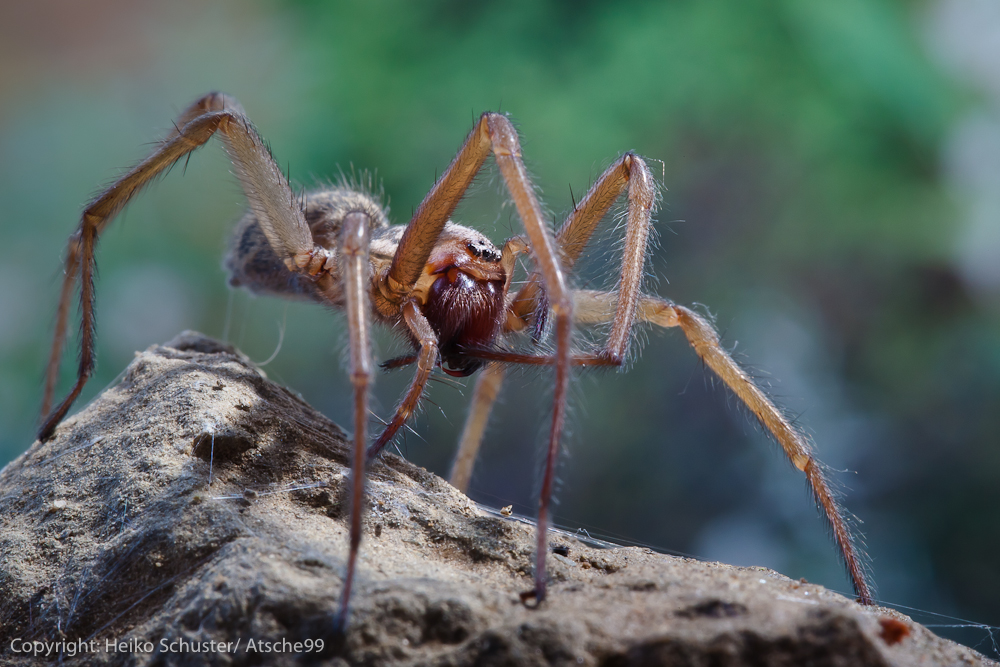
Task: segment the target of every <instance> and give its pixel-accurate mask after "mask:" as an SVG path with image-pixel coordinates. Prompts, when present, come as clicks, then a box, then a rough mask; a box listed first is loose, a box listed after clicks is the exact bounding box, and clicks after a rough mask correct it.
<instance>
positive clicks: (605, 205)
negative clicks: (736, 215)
mask: <svg viewBox="0 0 1000 667" xmlns="http://www.w3.org/2000/svg"><path fill="white" fill-rule="evenodd" d="M626 191H627V192H628V201H629V207H628V219H627V231H626V235H625V248H624V256H623V258H622V272H621V283H620V288H619V291H620V292H621V293H623V294H626V295H627V296H626V299H625V300H624V301H623V302H622V313H621V316H620V318H617V319H616V324H618V323H619V320H621V324H619V329H621V331H620V332H619V333H618V334H617V336H616V335H614V334H613V337H614V338H616V340H617V341H618V342H617V343H616V344H613V345H611V346H609V347H611V348H613V349H622V350H623V351H624V350H625V349H626V348H627V345H628V338H629V336H628V333H629V331H628V329H629V326H630V322H629V321H627V320H628V318H627V315H628V314H629V313H630V312H631V311H632V310H633V309H634V307H635V299H637V298H638V295H639V292H640V288H641V286H642V267H643V263H644V261H645V256H646V245H647V243H648V239H649V228H650V224H651V220H652V216H653V212H654V210H655V207H656V186H655V184H654V182H653V177H652V175H651V174H650V172H649V168H648V167H647V166H646V163H645V161H644V160H643V159H642V158H640V157H639V156H637V155H635V154H634V153H626V154H624V155H622V156H621V157H620V158H618V159H617V160H616V161H615V162H614V164H612V165H611V166H610V167H608V168H607V169H606V170H605V171H604V173H603V174H601V176H600V177H599V178H598V179H597V181H596V182H595V183H594V184H593V185H592V186H591V187H590V189H589V190H588V191H587V194H585V195H584V196H583V198H582V199H580V201H579V202H578V203H577V204H576V206H575V207H574V209H573V211H572V212H571V213H570V214H569V215H568V216H566V220H565V221H564V222H563V224H562V226H561V227H560V228H559V231H558V232H557V233H556V241H557V242H558V243H559V252H560V258H561V259H562V263H563V266H564V267H565V268H566V269H567V270H568V269H571V268H572V267H573V266H574V265H575V264H576V262H577V260H578V259H579V258H580V255H581V254H583V251H584V249H585V248H586V247H587V244H588V243H589V242H590V239H591V237H592V236H593V235H594V232H595V231H596V229H597V226H598V224H599V223H600V222H601V220H602V219H603V218H604V216H605V215H607V213H608V211H609V210H610V209H611V206H612V205H613V204H614V203H615V201H617V200H618V198H619V197H620V196H621V195H623V194H625V192H626ZM539 278H540V276H539V275H538V273H537V272H536V273H535V274H533V275H531V276H530V277H529V278H528V280H527V282H526V283H525V284H524V286H523V287H522V288H521V290H520V291H519V292H518V293H517V295H516V296H515V297H514V299H513V305H512V310H513V311H514V314H515V315H517V316H518V318H520V319H521V320H522V321H524V322H525V324H526V323H527V319H528V317H530V316H531V314H532V313H533V312H534V311H535V309H536V308H537V306H538V300H539V299H540V298H541V293H540V288H541V283H540V280H539Z"/></svg>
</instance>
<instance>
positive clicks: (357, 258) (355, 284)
mask: <svg viewBox="0 0 1000 667" xmlns="http://www.w3.org/2000/svg"><path fill="white" fill-rule="evenodd" d="M370 240H371V238H370V230H369V219H368V216H367V215H365V214H364V213H361V212H355V213H348V214H347V215H346V216H345V217H344V221H343V229H342V230H341V242H340V261H339V263H340V272H341V280H342V281H343V293H344V310H345V311H346V313H347V330H348V336H349V338H350V360H351V361H350V364H351V365H350V374H351V384H352V385H353V387H354V450H353V457H352V458H353V461H352V465H351V491H350V497H351V527H350V548H349V551H348V555H347V571H346V573H345V574H344V588H343V590H342V591H341V595H340V609H339V612H338V614H337V617H336V619H335V621H334V629H335V631H337V632H339V633H341V634H342V633H343V632H344V630H345V628H346V627H347V620H348V615H349V614H350V606H349V605H350V602H351V587H352V584H353V583H354V570H355V566H356V564H357V559H358V548H359V547H360V546H361V511H362V509H363V504H364V495H365V463H366V460H365V446H366V445H367V442H368V387H369V385H370V383H371V375H372V355H371V333H370V331H371V323H370V321H369V320H370V317H369V314H370V313H371V305H370V304H369V301H370V297H369V296H368V288H369V286H370V284H371V282H370V278H369V275H368V274H369V273H370V270H371V265H370V263H369V261H368V247H369V243H370Z"/></svg>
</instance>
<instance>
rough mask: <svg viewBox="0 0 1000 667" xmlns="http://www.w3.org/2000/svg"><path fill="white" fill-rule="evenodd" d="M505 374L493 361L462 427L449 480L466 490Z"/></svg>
mask: <svg viewBox="0 0 1000 667" xmlns="http://www.w3.org/2000/svg"><path fill="white" fill-rule="evenodd" d="M504 374H505V371H504V367H503V366H502V365H500V364H498V363H492V364H489V365H487V366H486V368H485V369H483V371H482V372H481V373H480V374H479V378H478V379H477V380H476V388H475V390H474V391H473V393H472V404H471V406H470V407H469V415H468V417H467V418H466V420H465V428H464V429H462V439H461V440H460V441H459V445H458V453H457V454H456V455H455V463H454V464H453V465H452V468H451V476H450V477H449V480H448V481H450V482H451V485H452V486H454V487H455V488H456V489H458V490H459V491H461V492H462V493H465V492H467V491H468V489H469V480H470V479H472V468H473V466H474V465H475V463H476V456H477V455H478V454H479V445H480V444H481V443H482V441H483V433H485V432H486V424H487V422H488V421H489V418H490V412H492V410H493V403H494V402H495V401H496V399H497V394H499V393H500V387H501V386H502V385H503V379H504Z"/></svg>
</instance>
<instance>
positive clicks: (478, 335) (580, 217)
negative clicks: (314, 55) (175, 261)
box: [39, 93, 872, 629]
mask: <svg viewBox="0 0 1000 667" xmlns="http://www.w3.org/2000/svg"><path fill="white" fill-rule="evenodd" d="M216 133H218V136H219V138H220V139H221V140H222V143H223V145H224V147H225V149H226V152H227V153H228V154H229V158H230V159H231V160H232V163H233V166H234V168H235V171H236V175H237V176H238V178H239V180H240V183H241V184H242V186H243V190H244V192H245V193H246V196H247V199H248V200H249V202H250V210H249V211H248V212H247V214H246V215H245V217H244V218H243V220H242V221H241V222H240V223H239V225H238V227H237V230H236V234H235V237H234V241H233V244H232V249H231V251H230V253H229V256H228V258H227V260H226V265H227V268H228V269H229V271H230V274H231V279H230V282H231V283H232V284H233V285H240V286H244V287H247V288H248V289H250V290H252V291H254V292H259V293H271V294H277V295H280V296H286V297H288V296H297V297H305V298H309V299H312V300H315V301H318V302H320V303H323V304H326V305H330V306H334V307H336V308H339V309H342V310H344V311H345V312H346V314H347V322H348V331H349V340H350V364H349V367H350V379H351V383H352V385H353V387H354V449H353V456H352V480H353V484H352V488H351V492H350V498H351V513H350V551H349V555H348V560H347V571H346V574H345V578H344V586H343V589H342V594H341V600H340V606H339V613H338V615H337V617H336V625H337V627H339V628H340V629H343V627H344V626H345V624H346V622H347V615H348V610H349V603H350V598H351V584H352V582H353V579H354V569H355V563H356V560H357V555H358V548H359V545H360V543H361V514H362V497H363V494H364V476H365V466H366V463H367V462H368V461H370V460H371V459H372V458H374V457H375V456H377V455H378V454H379V452H381V451H382V449H383V448H384V447H385V446H386V444H388V443H389V442H390V441H391V440H392V438H393V436H394V435H395V434H396V433H397V432H398V431H399V429H400V428H401V427H402V426H403V425H404V424H405V423H406V421H407V420H408V419H409V418H410V416H411V415H412V414H413V413H414V411H415V410H416V409H417V407H418V404H419V402H420V399H421V396H422V395H423V392H424V388H425V386H426V384H427V381H428V379H429V377H430V375H431V372H432V370H433V369H434V368H435V367H440V368H441V369H442V370H444V371H445V372H447V373H449V374H451V375H458V376H467V375H471V374H473V373H475V372H477V371H479V370H482V373H481V374H480V376H479V379H478V380H477V382H476V387H475V392H474V396H473V400H472V409H471V411H470V414H469V417H468V420H467V422H466V426H465V431H464V432H463V436H462V442H461V445H460V447H459V453H458V455H457V457H456V461H455V467H454V469H453V471H452V482H453V484H455V486H457V487H458V488H460V489H462V490H464V489H465V488H466V486H467V484H468V480H469V475H470V473H471V470H472V463H473V461H474V459H475V456H476V450H477V449H478V445H479V442H480V440H481V438H482V434H483V430H484V427H485V424H486V421H487V418H488V416H489V413H490V410H491V408H492V405H493V400H494V398H495V397H496V394H497V392H498V390H499V389H500V386H501V384H502V382H503V378H504V373H505V368H506V365H508V364H538V365H553V366H554V367H555V390H554V399H553V415H552V422H551V426H550V429H549V435H548V452H547V456H546V461H545V472H544V476H543V480H542V488H541V498H540V500H539V507H538V528H537V531H538V532H537V535H538V537H537V553H536V559H537V560H536V567H535V582H534V588H533V589H532V590H530V591H527V592H525V593H523V594H522V596H521V597H522V600H524V601H525V602H526V603H527V602H529V601H533V602H534V604H539V603H541V602H542V601H543V600H544V599H545V593H546V571H545V554H546V537H547V528H548V526H549V503H550V499H551V495H552V485H553V478H554V473H555V467H556V458H557V454H558V451H559V442H560V434H561V432H562V430H563V422H564V420H565V412H566V400H567V383H568V380H569V375H570V368H571V367H573V366H606V367H607V366H621V365H622V364H623V362H624V361H625V360H626V358H627V355H628V351H629V344H630V340H631V338H632V332H633V328H634V325H635V324H636V323H637V322H648V323H652V324H655V325H658V326H661V327H680V329H681V330H682V331H683V332H684V335H685V336H686V337H687V339H688V341H689V342H690V343H691V346H692V347H693V348H694V350H695V352H696V353H697V354H698V356H699V357H700V358H701V359H702V360H703V361H704V362H705V364H706V365H707V366H708V367H709V368H710V369H711V370H712V371H714V372H715V373H716V374H717V375H718V376H719V377H720V378H721V379H722V380H723V382H725V384H726V385H728V386H729V388H730V389H731V390H732V391H733V392H734V393H735V394H736V395H737V396H738V397H739V398H740V400H741V401H743V403H745V404H746V406H747V407H748V408H749V409H750V410H751V411H752V412H753V413H754V415H756V417H757V418H758V419H759V420H760V422H761V423H762V424H763V425H764V427H765V428H766V429H767V431H768V432H769V433H770V434H771V435H772V436H773V437H774V438H775V440H777V441H778V443H779V444H780V445H781V447H782V448H783V449H784V451H785V454H786V455H787V456H788V458H789V459H790V460H791V462H792V464H793V465H795V467H796V468H798V469H799V470H801V471H802V472H803V473H805V475H806V479H807V480H808V482H809V485H810V487H811V489H812V492H813V495H814V496H815V498H816V501H817V503H818V504H819V506H820V508H821V510H822V512H823V513H824V515H825V516H826V518H827V520H828V521H829V523H830V526H831V528H832V530H833V535H834V539H835V540H836V542H837V545H838V546H839V548H840V551H841V554H842V555H843V558H844V562H845V564H846V566H847V570H848V572H849V574H850V576H851V579H852V581H853V584H854V589H855V592H856V594H857V597H858V600H859V601H860V602H862V603H865V604H871V603H872V597H871V592H870V588H869V584H868V581H867V579H866V576H865V570H864V568H863V566H862V563H861V559H860V557H859V554H858V551H857V549H856V547H855V545H854V540H853V537H852V534H851V531H850V529H849V527H848V524H847V522H846V521H845V519H844V515H843V512H842V511H841V509H840V507H839V505H838V503H837V501H836V498H835V496H834V494H833V493H832V492H831V490H830V487H829V485H828V483H827V481H826V479H825V477H824V473H823V467H822V465H821V464H819V463H818V462H817V461H816V459H815V458H814V457H813V455H812V452H811V447H810V445H809V442H808V440H807V439H806V438H805V437H804V436H803V435H802V433H801V432H799V431H798V430H797V429H796V428H795V427H794V426H793V425H792V424H791V423H790V422H789V420H788V419H786V418H785V416H784V415H783V414H782V413H781V411H780V410H778V409H777V408H776V407H775V405H774V404H773V403H772V402H771V400H770V399H769V398H768V397H767V395H766V394H765V393H764V392H763V391H761V389H760V388H759V387H758V386H757V385H756V384H755V383H754V381H753V379H752V378H751V377H750V376H749V375H748V374H747V373H746V372H744V371H743V370H742V369H741V368H740V367H739V365H738V364H736V362H734V361H733V360H732V358H731V357H730V356H729V354H728V353H727V352H726V351H725V350H724V349H723V348H722V347H721V346H720V344H719V337H718V335H717V334H716V332H715V330H714V329H713V327H712V325H711V324H710V323H709V322H708V321H706V320H705V319H704V318H702V317H701V316H699V315H697V314H696V313H694V312H693V311H691V310H690V309H688V308H685V307H684V306H680V305H677V304H674V303H672V302H670V301H668V300H666V299H662V298H658V297H653V296H648V295H646V294H643V293H642V278H643V271H644V268H643V267H644V263H645V259H646V254H647V245H648V240H649V234H650V226H651V222H652V216H653V214H654V212H655V209H656V203H657V188H656V184H655V182H654V180H653V178H652V176H651V175H650V172H649V169H648V168H647V166H646V163H645V162H644V161H643V159H642V158H640V157H639V156H637V155H635V154H633V153H626V154H624V155H622V156H621V157H620V158H618V159H617V160H616V161H615V162H614V164H612V165H611V166H610V167H609V168H608V169H607V170H606V171H605V172H604V173H603V174H601V176H600V177H599V178H598V179H597V181H596V182H595V183H594V185H593V186H592V187H591V188H590V190H589V191H588V192H587V194H586V195H585V196H584V197H583V198H582V199H581V200H580V201H579V202H578V203H576V205H575V206H574V208H573V210H572V212H571V213H570V214H569V215H568V216H567V217H566V220H565V222H563V224H562V225H561V226H560V227H559V229H558V231H556V232H555V233H554V234H553V233H552V232H551V231H550V230H549V229H548V227H547V225H546V223H545V220H544V219H543V217H542V213H541V207H540V205H539V203H538V200H537V198H536V196H535V188H534V187H533V185H532V183H531V180H530V178H529V176H528V174H527V171H526V170H525V168H524V164H523V163H522V161H521V149H520V145H519V142H518V136H517V132H516V131H515V130H514V128H513V126H512V125H511V123H510V121H509V120H508V119H507V118H506V117H505V116H503V115H501V114H499V113H484V114H483V115H482V116H480V117H479V120H478V121H477V122H476V125H475V127H474V128H473V130H472V132H471V133H470V134H469V136H468V137H467V138H466V140H465V143H464V144H463V145H462V147H461V149H460V150H459V152H458V155H456V156H455V159H454V160H453V161H452V163H451V164H450V165H449V166H448V168H447V170H446V171H445V172H444V174H443V175H442V176H441V178H439V179H438V181H437V182H436V183H435V184H434V186H433V187H432V188H431V191H430V192H429V193H428V194H427V196H426V197H425V198H424V200H423V202H422V203H421V204H420V206H419V207H418V208H417V210H416V213H414V215H413V218H412V219H411V220H410V222H409V224H407V225H405V226H403V225H391V224H389V221H388V219H387V215H386V212H385V210H384V208H383V207H382V205H381V204H380V203H379V202H378V200H377V199H376V198H374V197H373V196H371V195H370V194H369V193H366V192H364V191H359V190H357V189H352V188H350V187H348V186H340V187H331V188H326V189H321V190H317V191H314V192H309V193H306V194H305V195H304V196H299V195H297V194H295V193H294V192H293V191H292V189H291V187H290V186H289V183H288V180H287V178H286V177H285V176H284V174H283V173H282V172H281V170H280V169H279V168H278V165H277V164H276V163H275V161H274V158H273V157H272V156H271V154H270V152H269V151H268V149H267V147H266V146H265V144H264V142H263V140H262V139H261V138H260V136H259V135H258V134H257V132H256V130H255V129H254V128H253V126H252V125H251V123H250V121H249V119H248V118H247V116H246V114H245V113H244V111H243V108H242V107H241V106H240V104H239V103H238V102H237V101H236V100H234V99H233V98H231V97H228V96H226V95H223V94H221V93H210V94H208V95H206V96H205V97H203V98H201V99H199V100H198V101H197V102H195V103H194V104H192V105H191V106H190V107H189V108H188V109H187V110H186V111H184V112H183V113H182V114H181V115H180V117H179V118H178V119H177V121H176V122H175V124H174V130H173V131H172V132H170V133H169V134H168V135H167V137H166V138H165V139H164V140H163V141H162V142H160V144H159V145H158V146H157V147H156V149H155V150H154V151H153V152H152V154H151V155H150V156H149V157H148V158H146V159H145V160H143V161H142V162H140V163H139V164H138V165H136V166H135V167H133V168H132V169H131V170H130V171H129V172H128V173H127V174H125V175H124V176H123V177H121V178H120V179H118V180H117V181H116V182H115V183H114V184H113V185H111V186H110V187H109V188H107V189H106V190H105V191H104V192H103V193H101V194H100V195H99V196H98V197H97V198H96V199H94V200H93V202H91V203H90V204H89V205H88V206H87V207H86V209H84V212H83V215H82V220H81V222H80V226H79V228H78V229H77V231H76V232H75V233H74V234H73V235H72V236H71V237H70V239H69V244H68V249H67V253H66V271H65V278H64V280H63V285H62V291H61V295H60V300H59V310H58V314H57V320H56V333H55V337H54V341H53V345H52V352H51V356H50V360H49V365H48V370H47V374H46V385H45V397H44V400H43V408H42V413H43V414H45V415H47V417H46V418H45V420H44V423H43V425H42V427H41V429H40V431H39V437H40V438H41V439H43V440H44V439H47V438H49V437H51V436H52V434H53V431H54V430H55V428H56V426H57V425H58V424H59V422H60V421H61V420H62V418H63V417H65V415H66V413H67V411H68V410H69V408H70V406H71V405H72V403H73V401H74V400H75V399H76V398H77V396H78V395H79V394H80V391H81V390H82V388H83V386H84V384H85V383H86V381H87V379H88V378H89V377H90V375H91V373H92V372H93V369H94V329H95V322H94V284H93V277H94V249H95V246H96V243H97V239H98V236H99V235H100V234H101V232H103V231H104V229H105V227H107V225H108V224H109V223H110V222H111V220H112V219H114V217H115V216H116V214H117V213H119V212H120V211H121V209H122V208H123V207H124V206H125V205H126V204H127V203H128V201H129V200H130V199H131V198H132V197H133V196H134V195H135V194H137V193H138V192H139V190H141V189H142V188H143V187H144V186H145V185H147V184H148V183H149V182H150V181H152V180H153V179H155V178H156V177H157V176H158V175H160V174H162V173H163V172H164V171H165V170H167V169H168V168H169V167H170V166H171V165H173V164H174V163H175V162H176V161H177V160H179V159H180V158H182V157H184V156H185V155H187V154H189V153H190V152H191V151H193V150H194V149H196V148H198V147H199V146H201V145H202V144H204V143H205V142H206V141H208V139H209V138H211V137H212V136H213V135H215V134H216ZM491 153H492V154H493V157H494V159H495V160H496V163H497V165H498V167H499V170H500V173H501V175H502V178H503V182H504V184H505V186H506V188H507V191H508V192H509V194H510V197H511V199H512V200H513V202H514V205H515V207H516V209H517V213H518V216H519V217H520V219H521V223H522V225H523V227H524V231H525V234H524V236H515V237H513V238H511V239H508V240H507V241H506V242H505V243H504V245H503V247H502V248H497V247H496V246H495V245H494V244H493V243H492V242H490V240H489V239H487V238H486V237H485V236H484V235H482V234H481V233H479V232H477V231H476V230H473V229H470V228H468V227H463V226H461V225H457V224H455V223H453V222H451V221H450V217H451V215H452V213H453V212H454V210H455V207H456V206H457V205H458V203H459V201H460V200H461V199H462V196H463V195H464V194H465V192H466V190H467V189H468V187H469V185H470V183H471V182H472V180H473V178H474V177H475V175H476V174H477V172H478V171H479V170H480V169H481V168H482V166H483V164H484V162H485V161H486V159H487V158H488V157H489V155H490V154H491ZM622 196H624V197H626V198H627V210H626V214H625V222H626V225H625V239H624V245H623V253H622V254H623V257H622V264H621V268H620V271H619V277H618V286H617V289H615V290H613V291H595V290H574V289H571V288H570V287H569V286H568V284H567V274H568V272H569V271H571V270H572V268H573V265H574V264H575V263H576V261H577V260H578V259H579V257H580V255H581V254H582V253H583V251H584V249H585V247H586V246H587V244H588V242H589V241H590V240H591V237H592V235H593V234H594V231H595V229H596V228H597V226H598V223H600V221H601V220H602V218H604V217H605V215H606V214H607V213H608V211H609V210H610V208H611V207H612V205H613V204H614V203H615V202H616V200H618V199H619V197H622ZM521 255H526V256H528V257H530V261H531V263H532V265H533V272H532V273H530V275H529V276H528V277H527V280H526V281H525V282H524V283H523V285H522V286H521V287H520V289H518V290H517V291H516V292H513V293H512V292H511V290H510V287H511V277H512V275H513V273H514V268H515V262H516V261H517V259H518V257H519V256H521ZM78 281H79V285H80V310H81V317H82V320H83V323H82V326H81V341H80V347H81V354H80V367H79V371H78V375H77V380H76V383H75V384H74V386H73V388H72V389H71V391H70V393H69V395H68V396H67V397H66V398H65V399H64V400H63V401H62V402H61V403H60V404H59V405H58V406H56V408H55V409H52V410H51V412H50V408H51V404H52V396H53V393H54V388H55V384H56V379H57V376H58V369H59V362H60V356H61V352H62V348H63V344H64V342H65V338H66V330H67V320H68V316H69V310H70V300H71V298H72V295H73V293H74V291H75V289H76V285H77V282H78ZM372 320H374V321H376V322H378V323H380V324H383V325H385V326H388V327H390V328H392V329H394V330H396V331H399V332H401V333H403V334H404V335H405V336H406V337H407V338H409V340H410V341H411V342H412V344H413V348H414V353H413V354H412V355H408V356H405V357H400V358H399V359H396V360H393V362H390V364H391V365H393V366H401V365H410V364H415V365H416V373H415V376H414V378H413V381H412V383H411V384H410V387H409V389H408V390H407V391H406V393H405V394H404V395H403V397H402V399H401V400H400V402H399V405H398V406H397V407H396V410H395V414H394V415H393V417H392V419H391V420H390V421H389V422H388V423H387V425H386V426H385V429H384V430H383V431H382V433H381V434H380V435H379V436H378V438H377V439H375V440H374V442H372V443H369V442H368V431H367V423H368V389H369V384H370V378H371V374H372V360H371V352H370V329H371V324H370V322H371V321H372ZM589 325H605V326H607V327H608V330H609V334H608V336H607V340H606V341H605V342H604V344H603V345H602V346H601V347H600V349H598V350H595V351H591V352H587V353H580V352H574V350H573V348H572V338H573V329H574V327H576V326H589ZM522 331H525V332H527V333H529V334H531V336H530V338H533V339H535V340H536V341H537V339H538V338H539V337H540V336H542V335H546V334H545V332H546V331H551V334H548V335H550V336H551V339H552V340H551V345H552V349H553V353H552V354H539V353H537V352H536V353H532V351H531V350H529V351H528V352H516V351H511V350H512V349H513V347H512V340H511V339H512V338H513V337H514V335H515V334H516V333H517V332H522Z"/></svg>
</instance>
